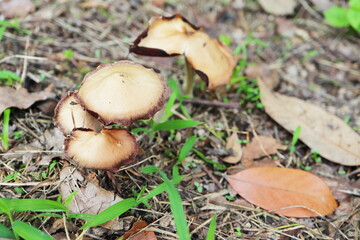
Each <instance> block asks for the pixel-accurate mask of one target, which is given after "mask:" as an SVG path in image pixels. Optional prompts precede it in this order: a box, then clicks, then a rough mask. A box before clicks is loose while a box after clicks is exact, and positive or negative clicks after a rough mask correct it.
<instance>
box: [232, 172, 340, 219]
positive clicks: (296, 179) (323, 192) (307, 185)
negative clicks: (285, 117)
mask: <svg viewBox="0 0 360 240" xmlns="http://www.w3.org/2000/svg"><path fill="white" fill-rule="evenodd" d="M227 181H228V182H229V183H230V185H231V186H232V188H233V189H234V190H235V191H236V192H237V193H238V194H239V195H241V196H242V197H243V198H245V199H246V200H248V201H249V202H251V203H253V204H255V205H257V206H260V207H262V208H264V209H266V210H269V211H274V212H275V213H277V214H281V215H284V216H288V217H311V216H319V214H320V215H323V216H324V215H328V214H330V213H332V212H333V211H334V210H335V209H336V208H337V203H336V201H335V198H334V197H333V195H332V193H331V191H330V189H329V187H328V186H327V185H326V184H325V182H324V181H323V180H321V179H320V178H319V177H317V176H316V175H314V174H311V173H309V172H306V171H303V170H298V169H290V168H277V167H256V168H248V169H246V170H243V171H240V172H238V173H236V174H234V175H229V176H228V177H227Z"/></svg>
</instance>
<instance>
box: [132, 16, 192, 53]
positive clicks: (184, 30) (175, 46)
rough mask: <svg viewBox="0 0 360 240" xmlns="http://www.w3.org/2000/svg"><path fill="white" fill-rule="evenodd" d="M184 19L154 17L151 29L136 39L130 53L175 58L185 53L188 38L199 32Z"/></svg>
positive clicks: (180, 17) (151, 21)
mask: <svg viewBox="0 0 360 240" xmlns="http://www.w3.org/2000/svg"><path fill="white" fill-rule="evenodd" d="M198 29H199V28H198V27H196V26H194V25H192V24H191V23H190V22H188V21H187V20H186V19H185V18H184V17H182V16H181V15H179V14H177V15H174V16H171V17H154V18H152V19H151V20H150V21H149V27H148V28H147V29H146V30H145V31H144V32H143V33H142V34H140V36H138V37H137V38H136V40H135V41H134V45H133V46H131V47H130V51H131V52H134V53H137V54H140V55H146V56H174V55H180V54H183V53H184V49H185V48H186V45H187V44H188V43H187V40H188V38H189V37H190V36H191V35H192V34H193V33H195V32H196V31H198Z"/></svg>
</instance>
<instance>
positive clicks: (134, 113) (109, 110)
mask: <svg viewBox="0 0 360 240" xmlns="http://www.w3.org/2000/svg"><path fill="white" fill-rule="evenodd" d="M168 95H169V93H168V87H167V85H166V82H165V81H164V80H163V78H162V77H161V75H160V74H158V73H156V72H155V71H154V70H152V69H148V68H145V67H143V66H142V65H140V64H135V63H133V62H130V61H119V62H116V63H113V64H107V65H100V66H99V67H98V68H97V69H96V70H94V71H92V72H90V73H88V74H87V75H86V76H85V78H84V80H83V82H82V86H81V88H80V90H79V91H78V92H77V93H76V94H75V98H76V99H77V100H78V101H79V103H80V104H81V105H82V106H83V107H84V108H85V109H86V110H87V111H89V112H90V113H91V114H93V115H94V116H96V117H98V118H99V119H100V120H101V121H102V123H103V124H104V125H109V124H112V123H119V124H121V125H125V126H129V125H131V124H132V123H133V122H134V121H136V120H138V119H149V118H151V117H152V116H153V115H154V114H155V113H156V112H157V111H159V110H160V109H161V108H162V106H163V105H164V104H165V102H166V100H167V98H168Z"/></svg>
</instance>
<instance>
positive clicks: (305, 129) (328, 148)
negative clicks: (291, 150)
mask: <svg viewBox="0 0 360 240" xmlns="http://www.w3.org/2000/svg"><path fill="white" fill-rule="evenodd" d="M258 85H259V87H260V92H261V102H262V103H263V104H264V107H265V111H266V113H267V114H268V115H269V116H270V117H272V118H273V119H274V120H275V121H276V122H278V123H279V124H280V125H282V126H283V127H284V128H285V129H286V130H288V131H289V132H294V131H295V129H296V128H297V126H301V133H300V137H299V138H300V140H301V141H303V142H304V143H305V144H306V145H308V146H309V147H310V148H311V149H314V150H316V151H318V152H319V153H320V155H321V156H323V157H324V158H326V159H328V160H330V161H333V162H336V163H339V164H343V165H346V166H357V165H360V136H359V135H358V134H356V132H354V131H353V130H352V129H351V128H350V127H349V126H348V125H347V124H346V123H344V122H343V121H342V120H341V119H339V118H338V117H336V116H334V115H332V114H330V113H328V112H326V111H324V110H323V109H321V108H319V107H317V106H314V105H312V104H310V103H307V102H305V101H303V100H300V99H297V98H294V97H289V96H285V95H281V94H279V93H274V92H272V91H271V90H270V89H269V87H268V86H267V85H266V84H265V83H264V82H263V81H262V80H261V79H258Z"/></svg>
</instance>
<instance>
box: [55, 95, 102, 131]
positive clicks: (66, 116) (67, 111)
mask: <svg viewBox="0 0 360 240" xmlns="http://www.w3.org/2000/svg"><path fill="white" fill-rule="evenodd" d="M54 123H55V125H56V126H57V127H58V128H60V130H61V132H62V133H63V134H64V135H69V134H70V132H71V131H72V130H73V129H74V128H89V129H92V130H95V131H100V129H101V123H100V122H99V120H97V119H96V118H95V117H93V116H92V115H91V114H90V113H88V112H86V111H85V110H84V109H83V108H82V107H81V105H80V104H79V103H77V101H76V99H75V98H74V92H69V93H68V94H67V95H65V96H64V97H63V98H62V99H61V100H60V101H59V102H58V104H57V105H56V108H55V114H54Z"/></svg>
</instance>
